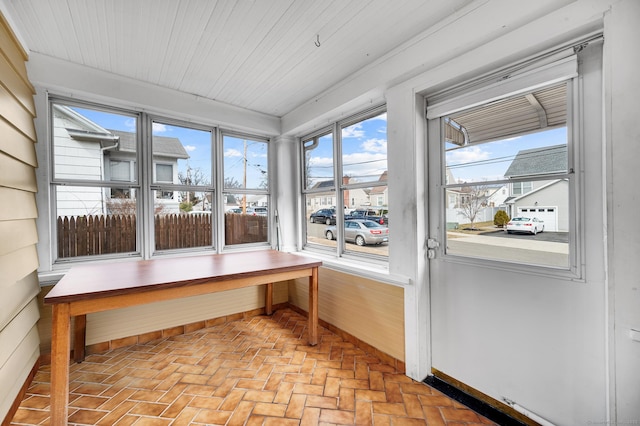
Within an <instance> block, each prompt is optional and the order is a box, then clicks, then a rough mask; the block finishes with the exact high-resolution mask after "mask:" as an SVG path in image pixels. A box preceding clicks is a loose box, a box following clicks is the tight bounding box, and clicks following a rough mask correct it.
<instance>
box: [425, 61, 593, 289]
mask: <svg viewBox="0 0 640 426" xmlns="http://www.w3.org/2000/svg"><path fill="white" fill-rule="evenodd" d="M515 69H516V71H513V70H506V71H505V70H503V71H500V72H499V73H497V74H495V75H491V76H489V77H485V78H483V79H482V80H481V81H476V82H470V83H465V84H462V85H460V86H457V87H455V88H450V89H446V90H444V91H440V92H438V93H437V94H433V95H431V96H430V95H426V98H427V105H428V107H427V113H426V118H427V121H428V126H429V127H430V128H431V129H438V130H437V131H436V133H437V134H438V135H439V137H438V141H437V142H436V141H434V143H438V145H439V146H440V148H441V149H442V150H443V149H444V147H443V143H442V140H443V138H444V129H443V128H444V120H441V118H443V117H445V116H447V115H449V114H453V113H455V112H458V111H462V110H466V109H469V108H473V107H477V106H481V105H486V104H489V103H491V102H493V101H496V100H499V99H505V98H508V97H511V96H515V95H518V94H523V93H529V92H532V91H534V90H536V89H538V88H541V87H545V86H551V85H553V84H556V83H560V82H566V83H567V121H566V127H567V150H568V165H567V168H568V171H567V175H566V177H567V179H568V180H569V181H570V184H569V194H568V197H569V243H568V244H569V265H568V267H567V268H554V267H549V266H545V265H530V264H518V263H512V262H504V261H499V260H493V259H478V258H471V257H466V256H461V255H455V254H447V253H446V251H445V249H444V248H443V247H442V246H446V244H441V247H440V248H439V255H440V256H442V258H443V260H445V261H451V262H460V263H468V264H476V265H482V266H485V267H496V268H500V269H503V270H513V271H516V272H524V273H532V274H538V275H547V276H554V277H563V278H567V279H572V280H581V279H582V277H583V274H584V270H583V267H581V259H582V258H583V257H584V253H583V247H582V243H581V241H582V240H583V239H584V238H583V235H581V233H580V231H581V228H580V227H579V223H580V214H579V212H580V210H581V208H580V207H579V206H583V200H582V198H581V197H580V194H581V193H582V191H583V189H582V186H581V185H582V181H581V179H580V176H579V174H578V173H575V172H574V170H579V169H580V167H581V163H580V159H581V154H580V149H581V147H580V145H581V144H580V135H581V129H582V123H581V122H580V117H581V113H580V111H581V110H582V107H581V99H582V96H581V85H580V81H579V74H578V60H577V55H576V52H575V51H574V50H573V49H564V50H562V51H559V52H555V53H554V54H552V55H550V56H548V57H546V58H543V59H542V60H540V62H539V63H532V64H527V65H526V66H520V67H519V69H518V67H516V68H515ZM500 75H502V76H500ZM492 81H497V82H496V83H493V82H492ZM433 134H434V133H430V136H433ZM441 158H442V159H441V162H444V152H443V153H442V156H441ZM441 168H442V176H441V182H446V180H447V176H446V172H445V166H444V164H442V166H441ZM522 180H527V181H530V180H531V179H522ZM536 180H538V179H536ZM441 186H442V190H443V191H444V190H445V189H446V184H445V185H441ZM442 197H443V198H442V199H445V198H444V197H445V196H444V192H443V195H442ZM443 208H446V206H441V210H442V209H443ZM442 211H444V210H442ZM440 215H441V216H442V217H441V222H442V223H441V225H440V228H441V229H446V215H445V214H444V213H441V214H440ZM440 239H441V240H442V241H445V236H442V237H441V238H440Z"/></svg>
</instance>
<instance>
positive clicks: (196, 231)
mask: <svg viewBox="0 0 640 426" xmlns="http://www.w3.org/2000/svg"><path fill="white" fill-rule="evenodd" d="M153 192H154V215H153V219H154V236H155V247H156V250H173V249H182V248H191V247H212V246H213V233H212V232H213V231H212V226H213V224H212V215H211V209H207V208H206V206H207V205H208V203H207V202H206V201H205V203H204V206H205V207H204V208H205V209H204V210H202V206H203V203H202V202H200V203H197V204H196V205H195V207H193V206H192V205H191V204H189V207H191V209H190V210H188V211H185V210H183V209H181V207H184V204H182V203H180V202H179V201H178V200H179V198H180V197H178V196H174V197H173V198H170V197H168V194H173V192H172V191H153ZM192 196H194V197H195V198H196V199H198V200H209V199H210V198H211V194H210V193H206V192H197V193H193V194H192Z"/></svg>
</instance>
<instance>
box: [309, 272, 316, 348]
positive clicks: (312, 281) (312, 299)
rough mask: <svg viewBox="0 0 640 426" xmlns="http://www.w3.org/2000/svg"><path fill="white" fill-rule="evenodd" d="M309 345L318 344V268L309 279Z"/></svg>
mask: <svg viewBox="0 0 640 426" xmlns="http://www.w3.org/2000/svg"><path fill="white" fill-rule="evenodd" d="M309 344H310V345H311V346H315V345H317V344H318V268H317V267H315V268H313V269H312V272H311V276H310V277H309Z"/></svg>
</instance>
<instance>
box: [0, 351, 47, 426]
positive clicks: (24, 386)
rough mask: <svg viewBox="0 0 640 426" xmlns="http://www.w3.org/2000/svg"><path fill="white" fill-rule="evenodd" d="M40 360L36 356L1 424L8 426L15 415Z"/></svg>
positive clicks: (38, 366) (36, 371)
mask: <svg viewBox="0 0 640 426" xmlns="http://www.w3.org/2000/svg"><path fill="white" fill-rule="evenodd" d="M40 362H41V361H40V358H38V359H37V360H36V362H35V363H34V364H33V367H32V368H31V371H30V372H29V375H28V376H27V379H26V380H25V381H24V383H23V384H22V387H21V388H20V392H18V395H16V398H15V399H14V400H13V404H11V408H9V412H8V413H7V415H6V416H5V418H4V420H2V426H9V425H10V424H11V421H12V420H13V417H14V416H15V415H16V412H17V411H18V408H20V404H21V403H22V400H23V399H24V397H25V395H26V394H27V389H29V386H31V382H33V378H34V377H35V376H36V373H38V369H39V368H40Z"/></svg>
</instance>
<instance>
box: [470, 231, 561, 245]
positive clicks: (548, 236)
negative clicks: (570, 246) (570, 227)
mask: <svg viewBox="0 0 640 426" xmlns="http://www.w3.org/2000/svg"><path fill="white" fill-rule="evenodd" d="M481 235H484V236H487V237H502V238H523V239H527V240H530V241H548V242H551V243H568V242H569V233H568V232H547V231H544V232H539V233H538V234H536V235H532V234H508V233H506V232H505V231H492V232H483V233H482V234H481Z"/></svg>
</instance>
